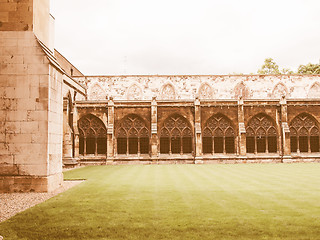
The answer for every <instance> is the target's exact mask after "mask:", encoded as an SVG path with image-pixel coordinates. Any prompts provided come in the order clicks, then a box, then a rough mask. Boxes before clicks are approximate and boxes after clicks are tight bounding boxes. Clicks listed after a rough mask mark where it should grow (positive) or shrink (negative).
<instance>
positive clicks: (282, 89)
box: [272, 82, 288, 99]
mask: <svg viewBox="0 0 320 240" xmlns="http://www.w3.org/2000/svg"><path fill="white" fill-rule="evenodd" d="M287 95H288V89H287V87H286V85H284V84H283V83H282V82H279V83H277V84H276V85H275V86H274V88H273V90H272V97H273V98H276V99H281V98H282V96H285V97H287Z"/></svg>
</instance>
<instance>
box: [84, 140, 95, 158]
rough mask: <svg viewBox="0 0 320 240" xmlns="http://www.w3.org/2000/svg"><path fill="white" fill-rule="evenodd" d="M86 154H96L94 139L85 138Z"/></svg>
mask: <svg viewBox="0 0 320 240" xmlns="http://www.w3.org/2000/svg"><path fill="white" fill-rule="evenodd" d="M86 140H87V141H86V154H95V153H96V139H95V138H87V139H86Z"/></svg>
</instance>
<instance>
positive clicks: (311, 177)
mask: <svg viewBox="0 0 320 240" xmlns="http://www.w3.org/2000/svg"><path fill="white" fill-rule="evenodd" d="M65 178H66V179H83V178H85V179H87V181H85V182H84V183H81V184H80V185H78V186H76V187H74V188H72V189H70V190H69V191H67V192H64V193H62V194H60V195H58V196H56V197H54V198H52V199H50V200H48V201H46V202H44V203H42V204H40V205H38V206H35V207H33V208H31V209H29V210H27V211H25V212H23V213H20V214H18V215H16V216H15V217H13V218H11V219H9V220H7V221H5V222H3V223H1V224H0V235H3V236H4V240H9V239H10V240H11V239H19V240H24V239H30V240H38V239H39V240H45V239H50V240H54V239H59V240H63V239H68V240H71V239H75V240H76V239H77V240H78V239H89V240H95V239H108V240H109V239H110V240H112V239H148V240H150V239H169V240H171V239H181V240H186V239H193V240H194V239H201V240H202V239H290V240H292V239H320V164H240V165H147V166H141V165H139V166H138V165H135V166H92V167H86V168H81V169H77V170H73V171H69V172H66V173H65Z"/></svg>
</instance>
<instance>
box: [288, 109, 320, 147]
mask: <svg viewBox="0 0 320 240" xmlns="http://www.w3.org/2000/svg"><path fill="white" fill-rule="evenodd" d="M319 136H320V131H319V127H318V124H317V121H316V120H315V119H314V118H313V117H311V116H310V115H308V114H306V113H303V114H300V115H298V116H297V117H295V118H294V119H293V120H292V122H291V124H290V143H291V152H298V153H300V152H309V153H310V152H319V151H320V150H319V147H320V143H319Z"/></svg>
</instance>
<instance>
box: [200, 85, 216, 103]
mask: <svg viewBox="0 0 320 240" xmlns="http://www.w3.org/2000/svg"><path fill="white" fill-rule="evenodd" d="M199 98H200V99H210V98H213V90H212V87H211V86H210V85H209V84H208V83H203V84H202V85H201V86H200V88H199Z"/></svg>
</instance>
